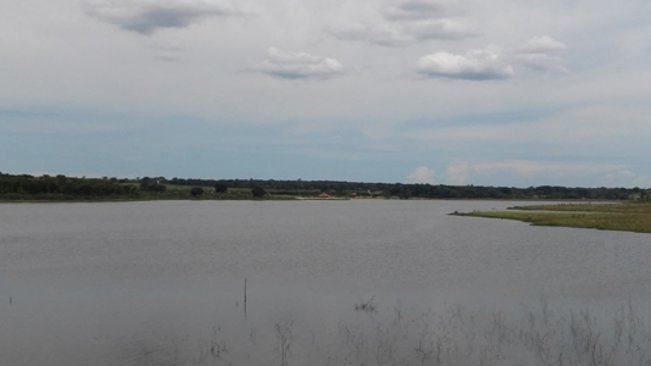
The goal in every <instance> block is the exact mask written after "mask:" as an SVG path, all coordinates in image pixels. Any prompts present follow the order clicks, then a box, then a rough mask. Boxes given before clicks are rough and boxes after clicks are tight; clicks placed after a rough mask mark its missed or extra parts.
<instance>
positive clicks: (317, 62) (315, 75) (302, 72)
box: [255, 47, 343, 79]
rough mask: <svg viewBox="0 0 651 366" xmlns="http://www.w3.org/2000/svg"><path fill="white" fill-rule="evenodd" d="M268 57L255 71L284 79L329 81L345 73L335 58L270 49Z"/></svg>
mask: <svg viewBox="0 0 651 366" xmlns="http://www.w3.org/2000/svg"><path fill="white" fill-rule="evenodd" d="M267 53H268V57H267V59H266V60H264V61H263V62H262V63H261V64H260V65H258V66H257V67H255V70H257V71H259V72H262V73H265V74H267V75H271V76H274V77H278V78H282V79H327V78H331V77H334V76H336V75H338V74H340V73H341V72H342V71H343V65H342V64H341V62H339V61H338V60H336V59H334V58H329V57H320V56H314V55H311V54H309V53H305V52H287V51H283V50H280V49H278V48H276V47H269V49H268V50H267Z"/></svg>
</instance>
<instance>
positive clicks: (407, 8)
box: [382, 1, 446, 21]
mask: <svg viewBox="0 0 651 366" xmlns="http://www.w3.org/2000/svg"><path fill="white" fill-rule="evenodd" d="M445 13H446V7H445V5H444V4H442V3H440V2H432V1H405V2H402V3H400V4H398V5H396V6H392V7H389V8H386V9H384V10H383V11H382V14H383V15H384V17H385V18H386V19H387V20H392V21H405V20H424V19H431V18H434V17H440V16H441V15H443V14H445Z"/></svg>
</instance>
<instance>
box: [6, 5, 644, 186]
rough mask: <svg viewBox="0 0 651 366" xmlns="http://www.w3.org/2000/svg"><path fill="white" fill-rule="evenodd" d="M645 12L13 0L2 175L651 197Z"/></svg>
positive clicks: (636, 8)
mask: <svg viewBox="0 0 651 366" xmlns="http://www.w3.org/2000/svg"><path fill="white" fill-rule="evenodd" d="M650 13H651V3H650V2H648V1H643V0H631V1H622V2H614V1H606V0H590V1H588V0H566V1H561V0H551V1H546V2H540V1H529V0H522V1H513V0H495V1H480V0H457V1H455V0H440V1H424V0H406V1H379V0H358V1H344V0H332V1H315V0H303V1H298V0H274V1H270V0H240V1H227V0H224V1H222V0H131V1H127V0H59V1H56V2H53V1H45V0H24V1H19V2H15V1H7V0H5V1H0V85H1V86H2V87H0V128H1V130H2V133H1V134H0V171H2V172H15V173H24V172H31V173H34V172H36V173H64V174H74V175H89V176H120V177H125V176H126V177H135V176H160V175H163V176H167V177H170V178H171V177H175V176H177V177H198V178H262V179H267V178H273V179H295V178H302V179H333V180H355V181H381V182H417V183H435V184H438V183H444V184H488V185H507V186H530V185H543V184H554V185H566V186H626V187H634V186H642V187H649V186H651V164H649V163H650V159H649V156H650V155H651V154H650V153H651V147H650V146H649V142H648V140H649V138H650V137H651V123H650V121H649V116H650V115H651V114H650V113H649V112H651V100H650V99H651V97H650V96H651V68H650V66H651V22H649V21H648V14H650Z"/></svg>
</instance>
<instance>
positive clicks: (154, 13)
mask: <svg viewBox="0 0 651 366" xmlns="http://www.w3.org/2000/svg"><path fill="white" fill-rule="evenodd" d="M84 10H85V12H86V14H88V15H90V16H92V17H95V18H97V19H99V20H101V21H104V22H107V23H111V24H113V25H116V26H118V27H120V28H122V29H124V30H127V31H132V32H137V33H141V34H151V33H154V32H155V31H156V30H158V29H160V28H184V27H187V26H189V25H191V24H192V23H195V22H197V21H198V20H200V19H203V18H207V17H215V16H222V17H224V16H235V15H240V14H241V13H240V11H238V10H237V8H236V7H235V6H234V5H232V4H231V3H230V2H228V1H226V0H131V1H129V0H87V1H86V2H85V3H84Z"/></svg>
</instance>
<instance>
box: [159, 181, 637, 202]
mask: <svg viewBox="0 0 651 366" xmlns="http://www.w3.org/2000/svg"><path fill="white" fill-rule="evenodd" d="M159 179H164V178H162V177H161V178H159ZM166 182H168V183H170V184H175V185H181V186H211V187H215V191H217V192H225V191H226V190H227V189H228V188H237V189H253V188H255V187H259V188H262V189H264V190H265V191H267V192H269V193H272V194H276V195H299V196H300V195H303V196H313V195H318V194H319V193H321V192H326V193H329V194H332V195H335V196H351V195H353V196H359V197H365V196H370V197H386V198H402V199H408V198H432V199H547V200H580V199H585V200H600V199H603V200H625V199H630V198H632V197H647V195H648V191H647V190H646V189H642V188H607V187H600V188H584V187H563V186H549V185H544V186H538V187H528V188H516V187H493V186H475V185H461V186H452V185H443V184H438V185H431V184H403V183H363V182H346V181H322V180H319V181H305V180H301V179H298V180H273V179H270V180H258V179H221V180H213V179H180V178H173V179H171V180H169V181H167V180H166Z"/></svg>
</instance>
